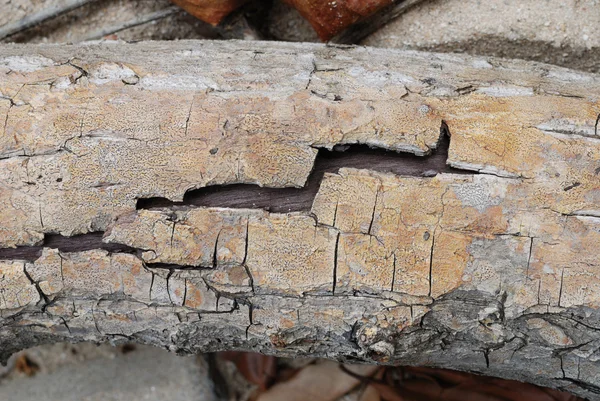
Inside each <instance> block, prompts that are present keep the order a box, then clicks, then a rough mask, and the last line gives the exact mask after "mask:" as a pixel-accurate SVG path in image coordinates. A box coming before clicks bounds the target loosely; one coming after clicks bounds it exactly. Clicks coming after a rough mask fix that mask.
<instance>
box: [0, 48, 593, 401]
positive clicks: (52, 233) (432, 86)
mask: <svg viewBox="0 0 600 401" xmlns="http://www.w3.org/2000/svg"><path fill="white" fill-rule="evenodd" d="M465 88H468V90H465ZM598 99H600V79H599V78H598V77H597V76H594V75H589V74H584V73H579V72H573V71H569V70H565V69H561V68H555V67H551V66H546V65H540V64H534V63H524V62H513V61H507V60H496V59H481V58H473V57H467V56H456V55H439V54H429V53H417V52H401V51H393V50H385V51H383V50H376V49H369V48H351V47H344V48H336V47H328V46H322V45H308V44H280V43H260V42H253V43H243V42H193V41H189V42H186V41H182V42H176V43H169V44H163V43H160V42H155V43H136V44H107V43H104V44H93V45H90V44H86V45H79V46H70V45H64V46H63V45H61V46H53V45H45V46H16V45H7V46H2V47H0V115H5V116H6V118H5V128H4V133H3V136H2V137H0V159H1V160H0V271H1V272H2V275H1V279H0V293H1V294H2V297H0V313H1V318H0V322H1V325H0V349H1V354H2V357H3V358H6V357H7V356H8V355H9V354H10V353H12V352H14V351H16V350H18V349H20V348H23V347H28V346H32V345H35V344H39V343H43V342H55V341H97V342H101V341H110V342H113V343H120V342H125V341H137V342H141V343H148V344H154V345H158V346H162V347H165V348H167V349H170V350H172V351H175V352H179V353H194V352H201V351H213V350H217V349H248V350H255V351H261V352H266V353H274V354H279V355H317V356H325V357H330V358H337V359H341V360H348V361H350V360H352V361H366V362H378V363H406V364H418V365H429V366H441V367H446V368H453V369H462V370H468V371H472V372H478V373H484V374H487V375H496V376H501V377H506V378H513V379H519V380H526V381H530V382H533V383H537V384H540V385H545V386H551V387H557V388H562V389H565V390H568V391H571V392H574V393H576V394H579V395H582V396H584V397H588V398H590V399H598V398H599V397H600V390H598V389H599V388H600V383H599V379H598V377H600V364H599V363H598V362H597V360H598V358H597V353H598V349H599V348H600V340H599V339H598V334H597V331H598V330H600V313H599V309H598V308H599V307H600V300H599V298H598V295H597V294H598V293H599V290H600V280H598V279H597V275H596V271H597V269H598V267H599V266H598V258H597V256H596V248H597V245H598V243H600V218H598V217H599V216H600V209H599V208H598V204H600V176H599V175H598V171H599V169H600V165H599V163H600V142H599V138H598V137H597V129H596V125H597V118H598V110H599V109H600V102H599V100H598ZM440 127H441V129H440ZM443 133H447V134H451V137H450V139H449V140H448V138H444V135H443ZM369 146H370V147H377V148H379V150H373V149H369V148H368V147H369ZM348 147H349V148H348ZM342 150H345V152H343V151H342ZM340 151H342V152H340ZM397 152H399V153H397ZM405 152H409V153H411V154H410V155H407V154H406V153H405ZM116 183H118V185H114V184H116ZM41 216H43V225H42V221H41V219H40V217H41ZM434 239H435V241H434Z"/></svg>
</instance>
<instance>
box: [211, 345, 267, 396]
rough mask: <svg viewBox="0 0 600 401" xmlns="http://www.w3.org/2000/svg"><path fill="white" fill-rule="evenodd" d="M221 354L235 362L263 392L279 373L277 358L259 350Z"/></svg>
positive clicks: (245, 375) (246, 376) (242, 372)
mask: <svg viewBox="0 0 600 401" xmlns="http://www.w3.org/2000/svg"><path fill="white" fill-rule="evenodd" d="M219 355H220V356H221V357H222V358H223V359H225V360H227V361H231V362H233V363H235V366H237V368H238V370H239V371H240V373H241V374H242V375H243V376H244V378H246V380H248V381H249V382H250V383H252V384H256V385H257V386H258V388H259V390H260V391H261V392H263V391H266V390H267V389H268V388H269V387H270V385H271V383H272V382H273V380H274V379H275V375H276V374H277V359H276V358H275V357H274V356H269V355H263V354H260V353H257V352H240V351H224V352H220V353H219Z"/></svg>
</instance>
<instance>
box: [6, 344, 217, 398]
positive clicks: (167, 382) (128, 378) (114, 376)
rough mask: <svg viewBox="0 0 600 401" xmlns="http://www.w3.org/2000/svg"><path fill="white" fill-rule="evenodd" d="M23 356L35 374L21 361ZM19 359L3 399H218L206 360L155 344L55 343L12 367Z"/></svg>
mask: <svg viewBox="0 0 600 401" xmlns="http://www.w3.org/2000/svg"><path fill="white" fill-rule="evenodd" d="M23 356H26V358H27V360H28V366H29V367H30V368H33V370H37V371H36V372H35V373H33V372H30V371H29V370H28V369H27V368H24V367H23V366H22V365H20V364H19V362H17V361H18V359H19V358H20V357H21V364H22V361H23V359H22V357H23ZM15 362H16V364H17V366H16V367H14V368H13V369H10V371H9V372H8V373H7V372H5V373H7V374H6V375H5V376H4V377H3V378H2V379H0V400H3V401H29V400H36V401H136V400H148V401H166V400H170V401H180V400H181V401H192V400H193V401H213V400H216V398H215V396H214V394H213V389H212V383H211V382H210V379H209V377H208V372H207V367H206V364H205V362H204V359H202V358H199V357H193V356H187V357H182V356H177V355H175V354H173V353H169V352H167V351H165V350H161V349H157V348H152V347H146V346H138V345H135V346H125V347H111V346H110V345H101V346H96V345H93V344H79V345H71V344H55V345H49V346H42V347H36V348H32V349H30V350H27V351H24V352H23V353H22V354H21V355H16V356H14V357H13V360H12V361H11V363H10V364H9V366H10V365H11V364H14V363H15ZM27 372H29V374H32V373H33V374H32V375H31V376H29V375H27V374H26V373H27Z"/></svg>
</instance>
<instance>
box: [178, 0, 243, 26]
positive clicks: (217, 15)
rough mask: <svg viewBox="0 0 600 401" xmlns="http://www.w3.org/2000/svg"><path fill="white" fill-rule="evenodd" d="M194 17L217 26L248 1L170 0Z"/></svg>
mask: <svg viewBox="0 0 600 401" xmlns="http://www.w3.org/2000/svg"><path fill="white" fill-rule="evenodd" d="M171 1H172V2H173V3H175V4H177V5H178V6H179V7H181V8H183V9H184V10H185V11H187V12H188V13H190V14H192V15H193V16H194V17H196V18H199V19H201V20H202V21H204V22H208V23H209V24H212V25H217V24H218V23H219V22H221V20H222V19H223V18H225V17H226V16H227V15H228V14H229V13H231V12H232V11H233V10H235V9H237V8H239V7H240V6H242V5H243V4H244V3H246V2H247V1H248V0H171Z"/></svg>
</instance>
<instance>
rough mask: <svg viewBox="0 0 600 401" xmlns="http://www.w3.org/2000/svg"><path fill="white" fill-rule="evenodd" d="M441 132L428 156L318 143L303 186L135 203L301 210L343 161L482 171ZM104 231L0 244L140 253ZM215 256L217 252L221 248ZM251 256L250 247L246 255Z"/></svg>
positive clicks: (31, 252) (3, 252) (14, 253)
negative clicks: (462, 158)
mask: <svg viewBox="0 0 600 401" xmlns="http://www.w3.org/2000/svg"><path fill="white" fill-rule="evenodd" d="M440 134H441V135H440V140H439V142H438V144H437V146H436V148H435V149H434V150H433V151H432V153H431V154H430V155H427V156H415V155H413V154H409V153H398V152H394V151H388V150H384V149H379V148H371V147H369V146H367V145H344V146H336V147H334V149H333V150H327V149H319V152H318V154H317V157H316V160H315V164H314V166H313V171H312V172H311V174H310V175H309V177H308V180H307V182H306V185H305V186H304V187H302V188H261V187H259V186H258V185H253V184H232V185H215V186H209V187H203V188H200V189H195V190H191V191H188V192H187V193H186V194H185V196H184V199H183V201H182V202H173V201H171V200H168V199H166V198H148V199H139V200H138V202H137V205H136V206H137V209H150V208H158V207H186V206H196V207H198V206H201V207H224V208H251V209H264V210H266V211H269V212H275V213H285V212H301V211H309V210H310V208H311V206H312V203H313V200H314V198H315V196H316V194H317V192H318V190H319V186H320V184H321V181H322V179H323V175H324V174H325V173H337V172H338V170H339V169H340V168H343V167H350V168H357V169H368V170H372V171H378V172H385V173H392V174H396V175H403V176H416V177H432V176H435V175H436V174H439V173H453V174H471V175H472V174H478V173H477V172H475V171H469V170H461V169H457V168H454V167H450V166H448V165H447V164H446V160H447V158H448V150H449V147H450V132H449V130H448V126H447V125H446V123H445V122H443V121H442V123H441V127H440ZM103 234H104V233H103V232H92V233H88V234H81V235H75V236H71V237H66V236H63V235H60V234H45V236H44V241H43V244H42V245H38V246H20V247H16V248H0V260H29V261H34V260H36V259H37V258H39V257H40V256H41V253H42V249H43V248H56V249H58V250H60V251H61V252H82V251H88V250H93V249H103V250H106V251H108V252H111V253H116V252H120V253H134V254H139V253H140V252H141V250H139V249H136V248H132V247H129V246H127V245H121V244H113V243H104V242H102V236H103ZM246 246H247V244H246ZM213 256H214V257H215V258H216V252H215V255H213ZM246 257H247V253H246V255H245V256H244V259H245V258H246ZM213 262H216V261H213ZM244 262H245V260H244ZM149 266H151V267H156V268H166V269H174V268H177V269H180V268H188V266H179V265H162V264H151V265H149ZM189 268H192V267H189ZM194 268H196V269H198V268H200V269H201V268H202V267H194Z"/></svg>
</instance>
